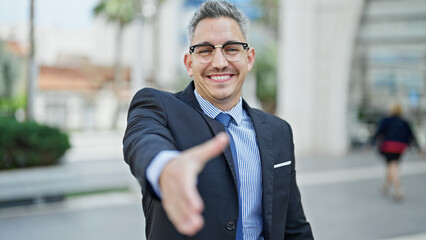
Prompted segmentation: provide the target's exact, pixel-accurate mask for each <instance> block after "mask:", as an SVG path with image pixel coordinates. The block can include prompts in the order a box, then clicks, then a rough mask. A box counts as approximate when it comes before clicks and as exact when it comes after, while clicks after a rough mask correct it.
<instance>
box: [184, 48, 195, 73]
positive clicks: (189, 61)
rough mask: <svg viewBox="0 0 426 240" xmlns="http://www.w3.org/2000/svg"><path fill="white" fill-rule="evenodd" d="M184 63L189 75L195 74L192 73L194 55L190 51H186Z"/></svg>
mask: <svg viewBox="0 0 426 240" xmlns="http://www.w3.org/2000/svg"><path fill="white" fill-rule="evenodd" d="M183 63H184V64H185V68H186V71H187V72H188V75H189V76H190V77H192V76H193V75H194V74H193V73H192V68H191V66H192V56H191V54H189V53H186V54H185V56H184V58H183Z"/></svg>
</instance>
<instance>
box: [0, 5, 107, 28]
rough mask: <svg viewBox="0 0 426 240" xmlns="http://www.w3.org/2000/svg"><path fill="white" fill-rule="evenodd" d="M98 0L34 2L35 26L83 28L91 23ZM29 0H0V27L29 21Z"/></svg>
mask: <svg viewBox="0 0 426 240" xmlns="http://www.w3.org/2000/svg"><path fill="white" fill-rule="evenodd" d="M99 1H100V0H35V6H36V7H35V19H36V23H35V24H36V25H37V26H53V27H60V28H62V29H70V30H71V29H79V28H85V27H87V26H89V25H90V23H91V22H93V19H94V16H93V14H92V9H93V7H94V6H95V5H96V4H97V3H98V2H99ZM29 5H30V0H0V25H15V24H22V23H25V22H26V21H28V19H29Z"/></svg>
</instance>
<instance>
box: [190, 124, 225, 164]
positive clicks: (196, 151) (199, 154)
mask: <svg viewBox="0 0 426 240" xmlns="http://www.w3.org/2000/svg"><path fill="white" fill-rule="evenodd" d="M228 143H229V139H228V134H226V133H225V132H221V133H219V134H218V135H216V136H215V137H214V138H212V139H210V140H209V141H207V142H205V143H202V144H200V145H198V146H195V147H193V148H191V149H190V150H189V151H190V152H189V153H188V154H189V155H190V156H191V157H192V158H194V159H197V161H198V162H199V163H200V164H202V165H204V164H206V163H207V162H208V161H209V160H210V159H212V158H214V157H216V156H217V155H219V154H220V153H222V152H223V150H224V149H225V147H226V146H228Z"/></svg>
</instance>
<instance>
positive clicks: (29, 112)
mask: <svg viewBox="0 0 426 240" xmlns="http://www.w3.org/2000/svg"><path fill="white" fill-rule="evenodd" d="M34 1H35V0H31V2H30V36H29V45H30V49H29V50H30V53H29V55H28V79H27V104H26V109H25V110H26V114H25V118H26V120H29V121H32V120H34V98H35V96H34V95H35V85H36V84H35V81H36V76H35V74H36V69H35V66H36V64H35V58H34V55H35V44H34V4H35V3H34Z"/></svg>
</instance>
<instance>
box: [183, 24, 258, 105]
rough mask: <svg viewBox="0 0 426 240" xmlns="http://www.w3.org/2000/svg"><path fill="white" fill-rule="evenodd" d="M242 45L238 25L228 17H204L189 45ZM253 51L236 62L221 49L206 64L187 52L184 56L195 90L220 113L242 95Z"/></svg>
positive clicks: (242, 36) (242, 38)
mask: <svg viewBox="0 0 426 240" xmlns="http://www.w3.org/2000/svg"><path fill="white" fill-rule="evenodd" d="M230 41H235V42H245V41H246V40H245V38H244V35H243V33H242V31H241V29H240V27H239V25H238V23H237V22H236V21H235V20H234V19H232V18H227V17H220V18H206V19H203V20H202V21H200V22H199V23H198V25H197V27H196V28H195V31H194V37H193V40H192V43H191V45H195V44H201V43H210V44H212V45H214V46H216V45H223V44H225V43H227V42H230ZM254 58H255V51H254V49H253V48H250V49H249V50H244V52H243V55H242V56H241V59H240V60H239V61H234V62H231V61H228V60H227V59H226V58H225V56H224V55H223V51H222V48H216V49H215V52H214V57H213V59H212V61H211V62H209V63H200V62H198V61H197V60H196V59H194V58H193V56H192V55H191V54H189V53H187V54H185V59H184V62H185V67H186V69H187V71H188V75H189V76H192V77H193V78H194V83H195V89H197V92H198V93H199V94H200V95H201V96H202V97H203V98H204V99H206V100H208V101H209V102H211V103H212V104H213V105H215V106H216V107H218V108H219V109H221V110H224V111H226V110H230V109H231V108H232V107H234V106H235V105H236V104H237V103H238V101H239V98H240V96H241V88H242V85H243V83H244V80H245V78H246V75H247V72H249V71H251V68H252V66H253V63H254Z"/></svg>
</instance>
